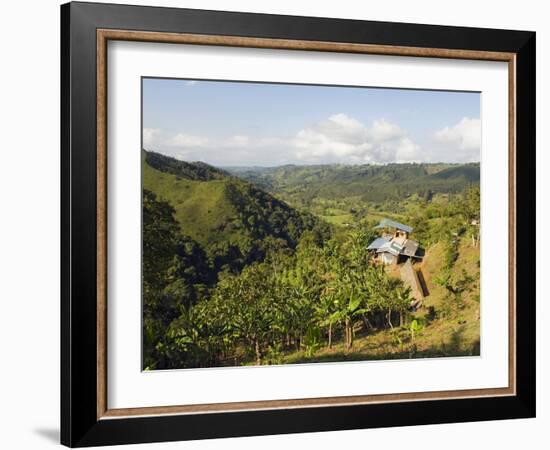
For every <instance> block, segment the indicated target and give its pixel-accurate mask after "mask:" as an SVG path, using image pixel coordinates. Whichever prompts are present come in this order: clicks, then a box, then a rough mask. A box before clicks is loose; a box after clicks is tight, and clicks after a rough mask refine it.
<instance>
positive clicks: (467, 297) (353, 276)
mask: <svg viewBox="0 0 550 450" xmlns="http://www.w3.org/2000/svg"><path fill="white" fill-rule="evenodd" d="M142 181H143V190H144V194H143V305H144V330H143V332H144V349H143V351H144V369H146V370H157V369H173V368H191V367H212V366H232V365H248V364H256V365H261V364H288V363H301V362H324V361H347V360H369V359H396V358H421V357H442V356H471V355H479V279H480V260H479V164H478V163H472V164H444V163H439V164H387V165H338V164H335V165H317V166H315V165H312V166H298V165H287V166H278V167H222V168H216V167H213V166H210V165H207V164H204V163H200V162H184V161H179V160H176V159H174V158H170V157H168V156H164V155H161V154H159V153H153V152H147V151H142ZM379 224H380V225H379ZM383 224H386V225H384V226H383ZM388 224H389V225H388ZM392 224H396V225H392ZM392 227H393V228H392ZM395 227H397V228H395ZM400 228H401V229H402V230H406V235H405V237H403V236H402V233H405V232H403V231H399V230H400ZM411 228H412V231H411V230H410V229H411ZM409 234H410V236H409ZM384 236H385V237H384ZM380 238H384V239H387V240H388V243H389V242H390V239H391V240H392V241H395V242H398V241H399V242H401V243H403V242H407V240H408V241H410V242H413V243H415V244H416V245H418V251H416V250H415V251H414V252H413V253H412V254H411V255H412V256H411V258H410V261H409V257H408V256H403V255H404V254H402V253H401V254H400V255H401V256H399V255H398V256H397V257H396V258H395V263H392V264H389V265H385V264H381V263H380V262H379V258H378V255H379V251H378V250H377V248H378V247H376V248H374V247H372V248H374V250H373V249H372V248H371V247H370V245H371V244H372V243H373V242H374V241H376V240H377V239H380ZM400 239H401V240H400ZM381 248H384V247H383V246H382V247H381ZM398 248H399V249H400V250H399V251H401V249H402V248H404V247H399V246H398ZM415 249H416V247H415ZM380 251H382V250H380ZM405 264H409V265H410V266H411V267H412V269H411V270H412V272H411V273H413V274H414V275H413V278H415V277H417V278H418V280H419V281H418V285H419V286H420V287H419V289H417V291H418V290H420V291H422V293H421V294H418V293H417V292H415V289H413V288H414V286H412V285H411V283H410V280H409V278H407V277H405V276H403V274H402V273H403V267H404V265H405Z"/></svg>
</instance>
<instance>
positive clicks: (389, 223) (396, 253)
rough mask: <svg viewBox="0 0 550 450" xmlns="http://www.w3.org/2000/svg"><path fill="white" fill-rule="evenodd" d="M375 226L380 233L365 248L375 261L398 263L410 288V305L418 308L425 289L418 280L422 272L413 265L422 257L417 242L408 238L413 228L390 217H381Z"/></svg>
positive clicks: (401, 275) (401, 273)
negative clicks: (411, 298)
mask: <svg viewBox="0 0 550 450" xmlns="http://www.w3.org/2000/svg"><path fill="white" fill-rule="evenodd" d="M375 228H378V229H380V230H382V235H381V236H380V237H378V238H376V239H375V240H374V241H372V242H371V243H370V244H369V246H368V247H367V250H368V251H369V252H370V254H371V257H372V258H373V260H374V261H376V262H379V263H381V264H385V265H395V266H397V265H398V264H400V270H399V275H400V278H401V279H402V280H403V282H404V283H405V285H406V286H409V287H410V288H411V294H412V297H413V300H412V301H411V307H412V308H414V309H416V308H419V307H420V306H421V305H422V300H423V298H424V295H425V289H424V288H423V285H422V284H421V282H420V278H422V279H423V277H422V273H421V272H420V270H418V271H417V270H415V268H414V267H413V263H414V262H416V261H419V260H421V259H422V250H421V248H420V246H419V244H418V242H416V241H413V240H412V239H409V234H410V233H412V230H413V229H412V228H411V227H409V226H408V225H403V224H402V223H399V222H396V221H394V220H390V219H383V220H382V221H381V222H380V223H379V224H378V225H377V226H376V227H375ZM402 263H404V264H402ZM426 295H427V292H426Z"/></svg>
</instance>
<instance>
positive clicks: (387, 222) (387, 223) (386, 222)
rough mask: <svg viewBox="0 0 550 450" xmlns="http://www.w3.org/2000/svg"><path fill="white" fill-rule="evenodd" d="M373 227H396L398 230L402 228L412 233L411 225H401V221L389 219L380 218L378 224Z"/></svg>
mask: <svg viewBox="0 0 550 450" xmlns="http://www.w3.org/2000/svg"><path fill="white" fill-rule="evenodd" d="M374 228H397V229H398V230H403V231H405V232H407V233H412V230H413V229H412V227H409V226H408V225H403V224H402V223H399V222H396V221H395V220H391V219H382V220H381V221H380V223H379V224H378V225H376V226H375V227H374Z"/></svg>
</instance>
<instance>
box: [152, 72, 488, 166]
mask: <svg viewBox="0 0 550 450" xmlns="http://www.w3.org/2000/svg"><path fill="white" fill-rule="evenodd" d="M480 142H481V124H480V94H479V93H464V92H442V91H421V90H403V89H385V88H383V89H380V88H378V89H377V88H357V87H333V86H311V85H290V84H271V83H248V82H226V81H193V80H173V79H151V78H145V79H143V143H144V148H145V149H147V150H153V151H158V152H160V153H164V154H167V155H170V156H175V157H177V158H179V159H183V160H189V161H198V160H200V161H204V162H207V163H210V164H214V165H223V166H231V165H257V166H274V165H281V164H324V163H343V164H365V163H373V164H384V163H390V162H440V161H442V162H470V161H479V153H480Z"/></svg>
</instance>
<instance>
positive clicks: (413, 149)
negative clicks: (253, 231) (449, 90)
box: [143, 113, 481, 165]
mask: <svg viewBox="0 0 550 450" xmlns="http://www.w3.org/2000/svg"><path fill="white" fill-rule="evenodd" d="M416 137H418V136H415V138H416ZM418 139H420V142H421V143H422V145H419V143H418V142H416V141H415V140H416V139H413V137H412V136H411V135H410V134H409V132H408V130H406V129H404V128H402V127H401V126H399V125H398V124H396V123H394V122H391V121H389V120H386V119H378V120H374V121H373V122H371V123H369V124H365V123H363V122H361V121H359V120H357V119H356V118H353V117H350V116H348V115H346V114H343V113H339V114H333V115H332V116H330V117H328V118H327V119H325V120H321V121H319V122H317V123H314V124H312V125H309V126H307V127H305V128H303V129H301V130H298V131H297V132H295V133H294V134H293V135H290V136H287V137H281V136H269V135H268V136H263V137H256V136H251V135H247V134H233V135H229V136H205V135H198V134H193V133H189V132H188V131H187V130H178V131H170V130H165V129H158V128H144V130H143V142H144V147H145V149H146V150H153V151H157V152H160V153H164V154H166V155H169V156H174V157H177V158H180V159H185V160H190V161H197V160H201V161H205V162H209V163H211V164H217V165H279V164H290V163H294V164H296V163H298V164H317V163H319V164H330V163H342V164H385V163H394V162H395V163H405V162H470V161H479V148H480V140H481V124H480V120H479V119H471V118H467V117H465V118H463V119H462V120H461V121H459V122H458V123H457V124H455V125H453V126H447V127H445V128H443V129H441V130H439V131H436V132H431V133H427V134H426V135H424V136H419V137H418Z"/></svg>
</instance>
